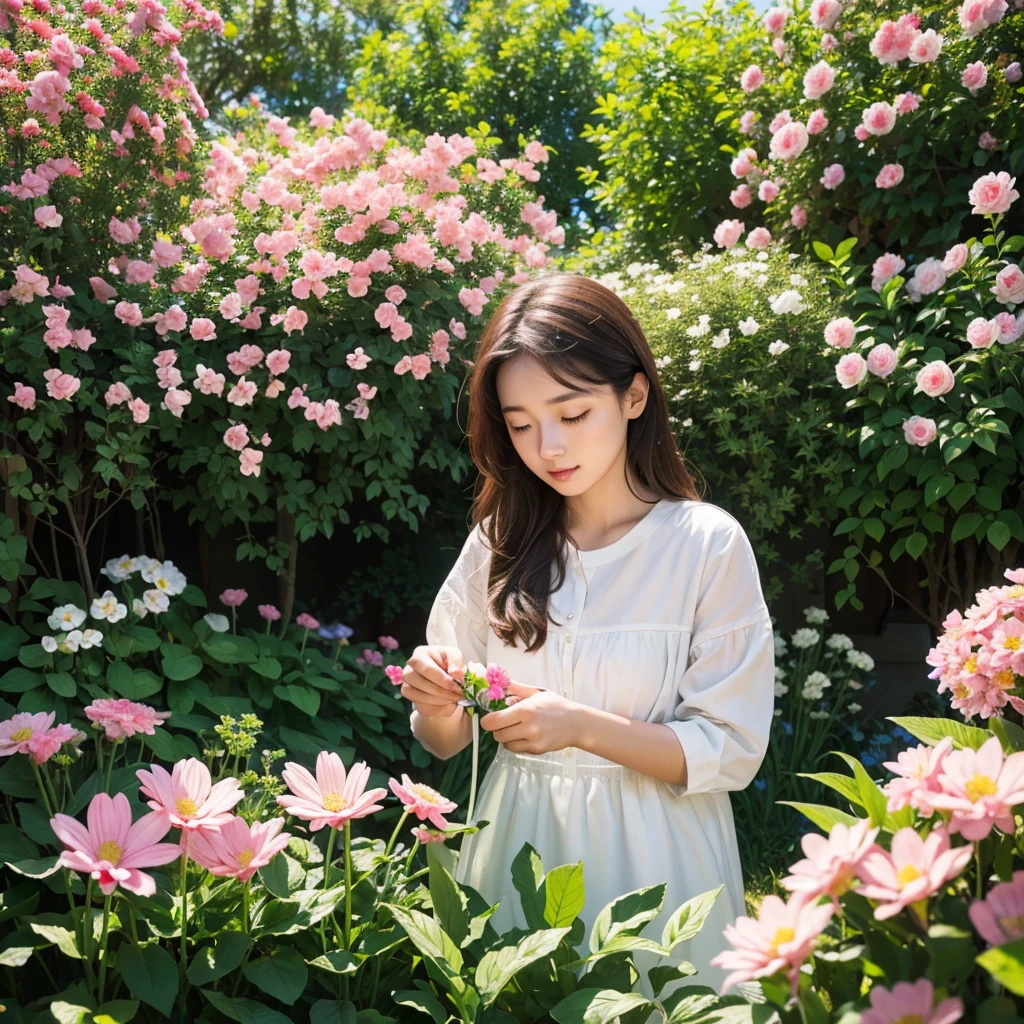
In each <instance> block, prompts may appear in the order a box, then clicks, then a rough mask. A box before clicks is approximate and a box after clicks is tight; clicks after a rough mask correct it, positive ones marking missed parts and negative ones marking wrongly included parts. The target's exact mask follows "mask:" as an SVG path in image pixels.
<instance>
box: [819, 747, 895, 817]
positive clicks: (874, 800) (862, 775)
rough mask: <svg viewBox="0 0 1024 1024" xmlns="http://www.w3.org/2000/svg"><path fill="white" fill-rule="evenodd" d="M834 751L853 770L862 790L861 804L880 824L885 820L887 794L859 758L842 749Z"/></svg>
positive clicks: (858, 785) (858, 786)
mask: <svg viewBox="0 0 1024 1024" xmlns="http://www.w3.org/2000/svg"><path fill="white" fill-rule="evenodd" d="M832 753H833V754H836V755H837V756H839V757H841V758H842V759H843V760H844V761H845V762H846V763H847V764H848V765H849V766H850V768H851V769H852V770H853V775H854V778H855V779H856V780H857V788H858V790H859V792H860V801H859V803H860V806H861V807H863V808H864V810H865V811H867V812H868V815H869V817H870V818H871V824H872V825H879V826H880V825H881V824H882V822H883V821H885V814H886V798H885V794H884V793H883V792H882V791H881V790H880V789H879V788H878V784H877V783H876V782H875V781H874V779H872V778H871V776H870V775H868V773H867V769H866V768H865V767H864V765H862V764H861V763H860V760H859V759H858V758H856V757H854V756H853V755H852V754H847V753H844V752H843V751H841V750H833V751H832Z"/></svg>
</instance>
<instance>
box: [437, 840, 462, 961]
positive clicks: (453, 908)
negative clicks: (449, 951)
mask: <svg viewBox="0 0 1024 1024" xmlns="http://www.w3.org/2000/svg"><path fill="white" fill-rule="evenodd" d="M431 853H432V847H431V846H428V847H427V864H428V869H429V874H428V887H429V889H430V900H431V902H432V903H433V905H434V916H435V917H436V918H437V920H438V921H439V922H440V925H441V927H442V928H443V929H444V931H445V932H446V933H447V934H448V935H449V936H450V937H451V940H452V942H454V943H455V945H456V946H461V945H462V943H463V940H464V939H465V938H466V936H467V935H468V934H469V914H468V913H467V910H466V906H467V901H466V897H465V896H463V894H462V892H461V891H460V890H459V887H458V886H457V885H456V884H455V879H453V878H452V876H451V875H450V874H449V873H448V871H447V869H446V868H445V866H444V865H443V864H442V863H441V862H440V860H438V858H437V857H436V856H431Z"/></svg>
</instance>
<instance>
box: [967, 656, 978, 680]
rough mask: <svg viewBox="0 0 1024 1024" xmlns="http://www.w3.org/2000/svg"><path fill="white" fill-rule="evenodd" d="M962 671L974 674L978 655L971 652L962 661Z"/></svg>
mask: <svg viewBox="0 0 1024 1024" xmlns="http://www.w3.org/2000/svg"><path fill="white" fill-rule="evenodd" d="M964 671H965V672H970V673H971V675H974V673H975V672H977V671H978V656H977V655H976V654H972V655H971V656H970V657H969V658H968V659H967V660H966V661H965V662H964Z"/></svg>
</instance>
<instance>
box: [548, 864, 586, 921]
mask: <svg viewBox="0 0 1024 1024" xmlns="http://www.w3.org/2000/svg"><path fill="white" fill-rule="evenodd" d="M585 895H586V894H585V890H584V888H583V861H577V862H576V863H575V864H561V865H559V866H558V867H557V868H554V869H553V870H551V871H549V872H548V873H547V875H546V876H545V878H544V920H545V921H546V922H547V924H548V926H549V927H551V928H568V927H570V926H571V925H572V923H573V921H575V920H576V918H577V917H578V916H579V915H580V913H581V912H582V911H583V904H584V902H585Z"/></svg>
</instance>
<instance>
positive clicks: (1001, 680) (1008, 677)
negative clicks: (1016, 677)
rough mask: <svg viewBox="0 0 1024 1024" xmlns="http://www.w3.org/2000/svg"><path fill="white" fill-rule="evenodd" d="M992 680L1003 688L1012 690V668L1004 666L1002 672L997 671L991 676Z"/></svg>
mask: <svg viewBox="0 0 1024 1024" xmlns="http://www.w3.org/2000/svg"><path fill="white" fill-rule="evenodd" d="M992 682H993V683H995V684H996V686H998V687H1000V688H1001V689H1003V690H1012V689H1013V685H1014V682H1013V669H1010V668H1004V669H1003V670H1002V672H997V673H996V674H995V675H994V676H993V677H992Z"/></svg>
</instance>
